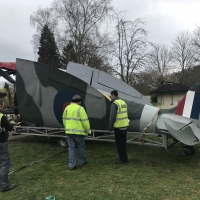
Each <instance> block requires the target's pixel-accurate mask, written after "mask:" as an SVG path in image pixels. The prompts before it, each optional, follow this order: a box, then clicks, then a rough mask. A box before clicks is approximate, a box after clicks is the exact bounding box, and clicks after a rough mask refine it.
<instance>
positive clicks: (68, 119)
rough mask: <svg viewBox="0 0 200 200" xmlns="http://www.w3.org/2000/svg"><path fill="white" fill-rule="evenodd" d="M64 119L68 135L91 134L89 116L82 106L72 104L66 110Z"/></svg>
mask: <svg viewBox="0 0 200 200" xmlns="http://www.w3.org/2000/svg"><path fill="white" fill-rule="evenodd" d="M62 117H63V125H64V127H65V133H66V134H76V135H88V134H91V130H90V123H89V120H88V116H87V114H86V112H85V109H84V108H83V107H82V106H80V105H78V104H76V103H71V104H70V105H69V106H67V107H66V108H65V110H64V112H63V116H62Z"/></svg>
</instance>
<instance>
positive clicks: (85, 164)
mask: <svg viewBox="0 0 200 200" xmlns="http://www.w3.org/2000/svg"><path fill="white" fill-rule="evenodd" d="M86 164H87V161H85V162H84V163H83V164H82V165H79V167H83V165H86Z"/></svg>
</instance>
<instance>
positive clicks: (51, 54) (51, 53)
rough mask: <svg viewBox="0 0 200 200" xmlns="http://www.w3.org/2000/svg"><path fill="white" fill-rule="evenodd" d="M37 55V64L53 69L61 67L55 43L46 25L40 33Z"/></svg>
mask: <svg viewBox="0 0 200 200" xmlns="http://www.w3.org/2000/svg"><path fill="white" fill-rule="evenodd" d="M38 55H39V58H38V62H40V63H44V64H47V65H49V66H52V67H55V68H60V67H61V64H60V57H59V52H58V48H57V45H56V42H55V37H54V34H53V33H52V31H51V30H50V29H49V27H48V25H46V24H45V25H44V27H43V29H42V31H41V37H40V47H39V51H38Z"/></svg>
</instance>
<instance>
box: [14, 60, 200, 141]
mask: <svg viewBox="0 0 200 200" xmlns="http://www.w3.org/2000/svg"><path fill="white" fill-rule="evenodd" d="M16 70H17V71H16V92H17V102H18V109H19V113H20V116H21V118H22V119H23V120H25V121H29V122H32V123H34V124H36V125H37V126H45V127H56V128H60V127H63V123H62V113H63V110H64V108H65V107H66V106H67V105H68V104H69V103H70V102H71V99H72V97H73V96H74V95H75V94H78V95H80V96H81V97H82V106H83V107H84V108H85V109H86V112H87V114H88V117H89V120H90V124H91V129H94V130H107V129H108V121H109V113H110V99H109V94H110V92H111V91H112V90H113V89H117V90H118V92H119V97H120V98H121V99H123V100H125V101H126V103H127V105H128V117H129V120H130V124H129V127H128V130H129V131H135V132H141V131H142V130H143V129H144V127H146V126H147V124H148V123H149V122H150V120H151V119H152V117H153V116H154V115H155V113H156V112H157V111H158V108H156V107H153V106H152V105H151V103H150V102H149V101H148V100H147V99H146V98H145V97H144V96H143V95H141V94H140V93H139V92H138V91H136V90H135V89H134V88H132V87H131V86H129V85H127V84H126V83H124V82H122V81H121V80H119V79H117V78H115V77H112V76H110V75H108V74H106V73H104V72H101V71H99V70H96V69H93V68H90V67H87V66H84V65H79V64H76V63H69V64H68V67H67V72H63V71H61V70H59V69H56V68H52V67H49V66H47V65H44V64H41V63H37V62H32V61H27V60H22V59H17V62H16ZM174 110H175V108H173V109H168V110H164V109H163V110H161V111H160V112H159V114H158V115H156V117H155V119H154V120H153V122H152V123H151V125H150V127H149V129H148V130H147V132H153V133H166V132H169V133H170V134H172V135H173V137H175V138H177V139H178V140H179V141H181V142H183V143H185V144H187V145H193V144H196V143H198V142H199V138H200V133H199V130H198V128H197V126H196V125H195V123H193V121H192V120H191V119H189V118H185V117H182V116H178V115H175V114H174ZM188 134H189V136H188Z"/></svg>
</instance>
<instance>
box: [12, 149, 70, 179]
mask: <svg viewBox="0 0 200 200" xmlns="http://www.w3.org/2000/svg"><path fill="white" fill-rule="evenodd" d="M66 151H67V150H64V151H60V152H58V153H56V154H53V155H51V156H48V157H46V158H42V159H40V160H36V161H33V162H31V163H29V164H27V165H24V166H22V167H20V168H19V169H17V170H14V171H12V172H10V173H9V174H8V175H11V174H13V173H15V172H18V171H20V170H22V169H25V168H26V167H28V166H31V165H32V164H34V163H38V162H40V161H42V160H45V159H48V158H51V157H53V156H55V155H58V154H60V153H63V152H66Z"/></svg>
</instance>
